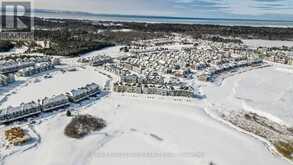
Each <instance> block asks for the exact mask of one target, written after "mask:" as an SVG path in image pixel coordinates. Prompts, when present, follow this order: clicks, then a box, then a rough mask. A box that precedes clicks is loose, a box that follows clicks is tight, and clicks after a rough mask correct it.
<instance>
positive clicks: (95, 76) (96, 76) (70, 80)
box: [1, 67, 107, 108]
mask: <svg viewBox="0 0 293 165" xmlns="http://www.w3.org/2000/svg"><path fill="white" fill-rule="evenodd" d="M51 75H52V78H49V79H45V78H42V77H41V78H40V77H37V78H34V79H39V80H40V82H34V81H33V80H31V81H30V83H27V85H26V86H24V87H22V88H20V89H17V90H16V91H15V94H11V95H10V96H9V97H8V98H7V101H6V102H4V103H3V104H2V105H1V107H2V108H4V107H7V106H11V105H14V106H16V105H19V104H21V103H22V102H30V101H37V100H38V99H43V98H45V97H51V96H53V95H58V94H62V93H66V92H69V91H70V90H72V89H77V88H80V87H83V86H85V85H86V84H89V83H92V82H95V83H97V84H99V85H100V86H101V87H103V86H104V84H105V82H106V80H107V77H106V76H103V75H101V74H100V73H99V72H98V71H96V70H95V68H93V67H87V68H80V67H79V68H77V71H75V72H65V73H62V72H61V71H56V72H53V73H51Z"/></svg>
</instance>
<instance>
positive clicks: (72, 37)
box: [24, 18, 293, 56]
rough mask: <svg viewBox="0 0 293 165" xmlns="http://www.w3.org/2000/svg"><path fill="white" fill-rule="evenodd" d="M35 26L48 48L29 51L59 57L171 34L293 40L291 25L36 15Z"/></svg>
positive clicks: (223, 39)
mask: <svg viewBox="0 0 293 165" xmlns="http://www.w3.org/2000/svg"><path fill="white" fill-rule="evenodd" d="M24 20H25V19H24ZM34 26H35V29H36V30H35V35H34V38H35V40H38V41H49V43H50V45H49V47H47V48H38V49H35V47H34V45H33V44H32V45H31V49H29V51H30V50H32V51H34V52H41V53H45V54H48V55H60V56H76V55H79V54H81V53H86V52H89V51H92V50H97V49H102V48H105V47H108V46H113V45H116V44H129V43H130V42H131V41H134V40H142V39H152V38H158V37H164V36H170V35H172V33H181V34H186V35H191V36H193V37H194V38H198V39H206V40H211V41H214V42H225V43H229V42H234V43H241V42H242V41H241V39H266V40H293V28H276V27H248V26H221V25H190V24H163V23H162V24H159V23H158V24H152V23H134V22H100V21H89V20H71V19H43V18H35V23H34ZM119 29H131V30H132V31H123V32H122V31H117V30H119ZM113 30H116V31H113Z"/></svg>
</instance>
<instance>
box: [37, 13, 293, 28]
mask: <svg viewBox="0 0 293 165" xmlns="http://www.w3.org/2000/svg"><path fill="white" fill-rule="evenodd" d="M34 16H36V17H42V18H60V19H81V20H96V21H121V22H148V23H178V24H208V25H228V26H255V27H261V26H268V27H293V21H283V20H253V19H220V18H187V17H186V18H183V17H160V16H133V15H106V14H91V13H82V12H58V11H54V12H52V11H48V12H46V11H35V12H34Z"/></svg>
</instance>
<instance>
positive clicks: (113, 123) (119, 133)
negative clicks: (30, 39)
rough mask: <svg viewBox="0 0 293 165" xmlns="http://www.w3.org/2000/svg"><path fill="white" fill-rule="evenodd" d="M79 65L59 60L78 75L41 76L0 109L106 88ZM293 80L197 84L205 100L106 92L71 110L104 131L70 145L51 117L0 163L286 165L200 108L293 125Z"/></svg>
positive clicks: (271, 73) (287, 70)
mask: <svg viewBox="0 0 293 165" xmlns="http://www.w3.org/2000/svg"><path fill="white" fill-rule="evenodd" d="M119 49H120V48H119V47H112V48H107V49H104V50H102V51H98V52H93V53H89V54H87V55H84V56H95V55H98V54H103V53H105V54H106V53H107V54H106V55H110V56H113V57H117V56H119V55H121V53H119ZM76 60H77V58H71V59H69V58H65V59H63V61H64V63H66V65H65V66H63V67H64V68H68V67H70V66H72V67H76V68H77V71H75V72H65V73H63V72H61V71H54V72H52V73H50V74H51V75H52V78H50V79H45V78H43V77H42V76H39V77H34V78H32V79H28V80H24V81H25V83H24V84H25V85H22V86H21V85H20V86H17V85H16V87H15V88H14V89H12V90H14V92H12V93H10V95H9V96H8V97H7V100H4V102H3V104H2V105H1V107H6V106H9V105H18V104H20V103H21V102H28V101H32V100H37V99H42V98H44V97H49V96H52V95H56V94H60V93H65V92H67V91H70V90H71V89H74V88H78V87H81V86H84V85H86V84H87V83H91V82H96V83H98V84H100V85H101V86H103V85H104V84H105V82H106V81H108V78H107V77H106V76H105V75H103V74H101V73H100V72H99V70H98V69H95V68H93V67H90V66H80V64H78V63H77V62H76ZM37 78H38V79H40V82H36V81H35V79H37ZM292 80H293V72H292V68H291V67H284V66H282V65H275V66H273V67H268V68H263V69H257V70H252V71H248V72H244V73H241V74H238V75H234V76H232V77H228V78H227V79H225V80H224V81H223V83H222V85H221V86H217V85H215V84H208V85H206V86H205V85H202V90H203V92H204V93H205V94H206V96H207V98H206V99H204V100H196V99H187V98H172V97H162V96H146V95H134V94H117V93H111V94H110V95H107V96H105V97H103V98H101V99H98V100H95V101H93V100H92V101H93V102H92V103H91V104H89V105H86V106H82V105H75V106H76V107H79V106H81V107H79V108H78V109H80V111H79V113H81V114H91V115H94V116H97V117H102V118H103V119H105V120H106V121H107V127H106V128H105V129H103V130H101V131H100V132H97V133H94V134H92V135H90V136H88V137H85V138H83V139H80V140H76V139H70V138H68V137H66V136H65V135H64V133H63V131H64V128H65V126H66V125H67V124H68V123H69V122H70V120H71V119H70V118H69V117H66V115H65V112H63V113H59V114H58V113H57V112H56V113H57V115H52V116H51V117H49V118H47V119H45V120H43V121H42V122H41V123H40V124H36V125H35V126H34V130H35V131H36V132H37V134H38V135H39V136H40V143H39V144H38V145H37V146H36V147H34V148H32V149H29V150H27V151H25V152H18V153H15V154H13V155H11V156H9V157H7V158H6V159H5V160H4V161H2V162H0V164H5V165H15V164H22V163H23V162H27V163H28V164H30V165H39V164H42V165H52V164H54V165H83V164H86V165H94V164H129V165H131V164H135V165H136V164H152V165H156V164H158V165H162V164H163V165H164V164H168V165H169V164H170V165H172V164H174V165H178V164H192V165H208V164H209V163H210V162H214V163H216V164H218V165H235V164H237V165H247V164H249V165H260V164H266V165H288V164H289V163H288V162H287V161H286V160H284V159H282V158H280V157H279V156H276V155H273V154H272V153H271V152H270V151H269V150H268V149H267V148H266V145H264V144H263V142H261V141H259V140H258V139H255V138H253V137H252V136H250V135H246V134H243V133H241V132H239V131H237V130H236V129H233V128H230V127H228V126H227V125H225V124H222V123H221V122H219V121H217V120H214V119H212V118H211V117H210V116H208V115H207V114H206V113H205V111H204V109H209V108H210V110H211V111H210V112H213V110H214V109H215V110H221V111H229V110H249V111H255V112H258V113H261V114H263V115H265V116H267V117H270V119H272V120H275V121H278V122H284V123H286V124H291V125H292V124H293V120H292V117H293V112H291V111H292V109H291V110H290V108H291V107H292V104H293V103H292V100H293V84H292V82H293V81H292ZM3 95H5V93H1V97H2V96H3ZM87 102H90V101H87ZM0 154H1V153H0ZM170 154H171V155H170Z"/></svg>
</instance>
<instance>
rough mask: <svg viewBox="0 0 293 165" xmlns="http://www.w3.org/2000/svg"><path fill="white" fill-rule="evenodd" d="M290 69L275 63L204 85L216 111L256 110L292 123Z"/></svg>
mask: <svg viewBox="0 0 293 165" xmlns="http://www.w3.org/2000/svg"><path fill="white" fill-rule="evenodd" d="M292 82H293V68H290V67H284V66H282V65H275V66H273V67H267V68H262V69H257V70H253V71H248V72H245V73H242V74H238V75H235V76H233V77H229V78H227V79H225V80H224V81H223V83H222V85H221V86H220V87H219V86H215V85H209V86H207V87H204V89H203V90H204V92H205V94H206V95H207V101H208V102H209V103H210V104H211V105H213V106H214V107H216V108H217V109H219V110H248V111H253V112H258V113H260V114H262V115H264V116H266V117H269V118H271V119H273V120H275V121H277V122H281V123H283V124H287V125H291V126H292V125H293V111H292V106H293V102H292V100H293V83H292Z"/></svg>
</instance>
